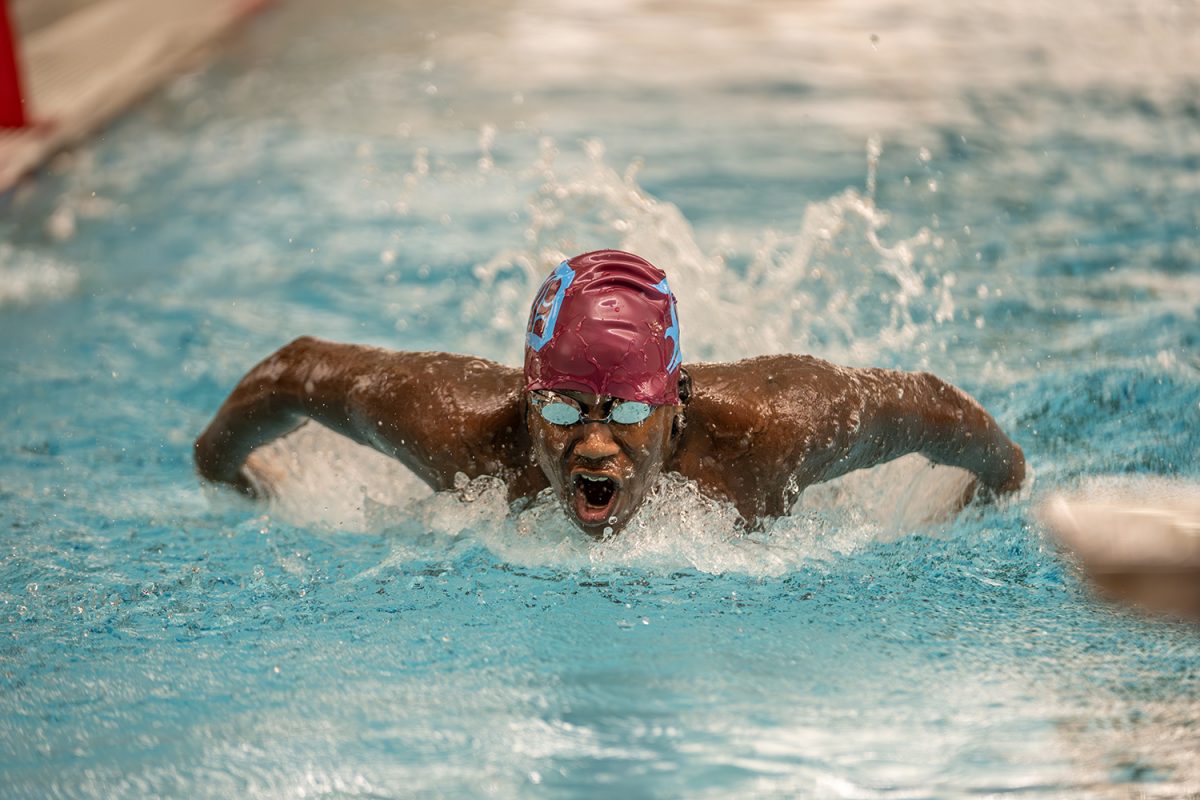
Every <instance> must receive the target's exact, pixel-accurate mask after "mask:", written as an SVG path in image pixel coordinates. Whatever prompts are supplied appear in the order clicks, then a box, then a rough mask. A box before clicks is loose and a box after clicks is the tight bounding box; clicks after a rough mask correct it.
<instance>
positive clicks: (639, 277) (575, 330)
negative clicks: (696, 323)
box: [525, 250, 682, 405]
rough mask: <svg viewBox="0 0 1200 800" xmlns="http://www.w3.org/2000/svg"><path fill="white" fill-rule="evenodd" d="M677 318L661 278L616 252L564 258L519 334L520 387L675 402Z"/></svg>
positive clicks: (628, 255)
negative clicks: (522, 338) (522, 340)
mask: <svg viewBox="0 0 1200 800" xmlns="http://www.w3.org/2000/svg"><path fill="white" fill-rule="evenodd" d="M681 360H682V357H681V356H680V354H679V318H678V317H677V316H676V314H675V296H674V295H672V294H671V289H670V288H669V287H668V286H667V276H666V274H665V273H663V271H662V270H660V269H658V268H657V267H655V266H654V265H653V264H651V263H650V262H649V261H646V260H645V259H643V258H638V257H637V256H635V255H632V254H631V253H623V252H621V251H620V250H597V251H595V252H593V253H584V254H583V255H581V256H575V258H572V259H571V260H570V261H564V262H562V263H561V264H559V265H558V267H557V268H556V269H555V270H554V272H552V273H551V274H550V277H548V278H546V281H545V283H543V284H542V288H541V290H540V291H539V292H538V294H537V298H536V299H535V300H534V301H533V308H532V309H531V311H530V313H529V326H528V327H527V328H526V333H525V389H526V391H529V390H532V389H551V390H553V389H565V390H570V391H577V392H588V393H591V394H596V395H606V396H610V397H617V398H620V399H621V400H640V401H641V402H643V403H650V404H651V405H669V404H673V403H678V402H679V364H680V361H681Z"/></svg>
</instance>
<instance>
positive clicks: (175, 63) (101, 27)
mask: <svg viewBox="0 0 1200 800" xmlns="http://www.w3.org/2000/svg"><path fill="white" fill-rule="evenodd" d="M269 2H270V0H170V2H163V0H99V2H96V3H94V4H91V5H88V6H86V7H84V8H81V9H79V10H76V11H73V12H72V13H70V14H68V15H67V16H65V17H62V18H61V19H58V20H56V21H54V22H53V23H51V24H49V25H46V26H45V27H43V28H40V29H38V30H34V31H32V32H30V33H29V34H28V35H27V36H25V37H23V38H22V39H21V41H20V42H19V44H18V53H19V57H20V65H21V72H22V77H23V84H24V96H25V110H26V115H27V116H28V117H29V119H30V120H31V123H32V124H31V125H29V126H28V127H25V128H20V129H0V192H4V191H6V190H8V189H10V188H12V187H13V186H14V185H15V184H16V183H17V182H18V181H19V180H20V179H21V178H22V177H23V176H25V175H27V174H29V173H31V172H32V171H33V170H35V169H37V168H38V167H39V166H40V165H41V164H43V163H44V162H45V161H46V160H47V159H49V158H50V157H51V156H53V155H54V154H55V153H57V152H58V151H60V150H62V149H63V148H65V147H68V146H69V145H71V144H73V143H75V142H77V141H79V140H80V139H82V138H84V137H85V136H87V135H88V134H90V133H92V132H93V131H94V130H96V129H97V128H98V127H100V126H101V125H103V124H104V123H105V122H107V121H108V120H110V119H112V118H113V117H114V116H116V115H117V114H119V113H120V112H121V111H123V110H124V109H126V108H127V107H129V105H130V104H132V103H133V102H135V101H136V100H138V99H139V98H140V97H142V96H144V95H145V94H146V93H148V92H149V91H151V90H152V89H154V88H155V87H157V86H159V85H160V84H161V83H163V81H165V80H166V79H168V78H169V77H171V76H172V75H174V74H176V73H178V72H179V71H181V70H183V69H186V68H187V67H189V66H191V65H193V64H195V63H197V61H199V60H200V59H201V58H202V57H203V55H204V53H205V51H206V47H207V45H209V44H211V43H212V42H213V41H214V40H215V39H216V38H217V37H219V36H220V35H221V34H223V33H225V32H227V31H228V30H229V29H230V28H232V27H233V26H234V25H235V24H237V23H238V22H239V21H241V20H243V19H244V18H246V17H247V16H248V15H249V14H251V13H253V12H254V11H257V10H258V9H260V8H261V7H263V6H265V5H267V4H268V3H269Z"/></svg>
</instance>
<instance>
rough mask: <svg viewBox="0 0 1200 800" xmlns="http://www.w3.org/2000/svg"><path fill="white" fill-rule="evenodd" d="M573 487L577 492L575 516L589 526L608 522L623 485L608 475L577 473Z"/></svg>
mask: <svg viewBox="0 0 1200 800" xmlns="http://www.w3.org/2000/svg"><path fill="white" fill-rule="evenodd" d="M572 486H573V487H574V490H575V491H574V500H575V514H576V515H577V516H578V517H579V521H580V522H583V523H585V524H589V525H596V524H599V523H602V522H608V518H609V517H610V516H612V509H613V507H614V506H616V502H617V495H618V494H619V493H620V491H621V485H620V484H619V483H617V481H615V480H614V479H612V478H610V477H608V476H607V475H589V474H587V473H583V472H577V473H575V476H574V478H573V479H572Z"/></svg>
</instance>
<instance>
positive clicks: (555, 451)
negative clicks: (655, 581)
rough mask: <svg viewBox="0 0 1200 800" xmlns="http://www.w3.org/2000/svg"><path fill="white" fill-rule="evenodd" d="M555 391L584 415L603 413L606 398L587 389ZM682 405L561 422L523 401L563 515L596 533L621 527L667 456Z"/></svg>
mask: <svg viewBox="0 0 1200 800" xmlns="http://www.w3.org/2000/svg"><path fill="white" fill-rule="evenodd" d="M556 394H558V395H560V396H562V397H566V398H569V399H570V400H572V401H573V402H574V403H575V404H577V405H578V406H579V408H580V410H581V411H582V412H583V414H584V416H585V417H586V418H589V419H599V418H601V417H603V416H604V415H605V414H606V413H607V406H608V403H607V402H606V401H607V398H601V397H598V396H597V395H594V394H587V393H586V392H570V391H562V392H556ZM679 409H680V406H674V405H669V406H658V407H656V408H655V409H654V410H653V411H652V412H651V414H650V416H649V417H648V418H647V419H646V420H645V421H644V422H640V423H637V424H633V425H620V424H616V423H604V422H585V423H583V424H578V425H572V426H570V427H565V426H562V425H555V424H553V423H551V422H548V421H546V420H545V419H543V418H542V416H541V414H540V413H538V411H537V410H536V409H535V408H534V404H533V403H532V402H530V403H527V404H526V413H525V416H526V424H527V425H528V427H529V432H530V435H531V437H532V439H533V452H534V456H535V457H536V458H537V462H538V465H539V466H540V467H541V468H542V472H544V473H545V474H546V478H547V480H549V481H550V485H551V486H552V487H554V493H555V494H556V495H557V496H558V499H559V500H560V501H561V502H562V504H563V508H564V509H565V510H566V512H567V516H568V517H570V518H571V520H572V521H573V522H574V523H575V524H576V525H578V526H579V527H580V528H582V529H583V531H584V532H585V533H587V534H589V535H591V536H595V537H597V538H599V537H601V536H604V535H605V533H606V531H605V529H606V528H611V529H612V530H611V532H610V533H616V532H617V531H620V530H621V529H622V528H623V527H625V524H626V523H627V522H629V519H630V518H631V517H632V516H633V514H634V512H635V511H637V509H638V507H639V506H641V504H642V501H643V500H645V499H646V493H647V492H648V491H649V489H650V487H651V486H653V485H654V482H655V480H657V479H658V476H659V473H661V472H662V468H663V464H664V463H665V462H666V460H667V458H668V456H669V455H670V448H671V444H672V441H671V429H672V422H673V420H674V418H675V415H676V414H677V413H678V412H679Z"/></svg>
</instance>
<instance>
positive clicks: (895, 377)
mask: <svg viewBox="0 0 1200 800" xmlns="http://www.w3.org/2000/svg"><path fill="white" fill-rule="evenodd" d="M830 367H831V370H832V373H833V375H832V377H831V378H830V382H831V384H833V386H837V387H838V388H836V389H833V391H831V392H828V393H827V394H826V395H825V396H826V397H831V396H832V397H842V398H845V400H846V402H845V403H844V404H839V405H840V407H839V405H835V406H833V407H832V408H831V413H830V415H829V416H830V418H832V419H835V420H837V421H838V423H839V424H838V427H840V428H841V431H842V432H843V433H842V434H841V435H840V436H835V437H833V438H835V439H839V440H840V444H841V447H838V448H835V449H836V450H840V452H838V453H837V457H835V458H833V459H830V460H829V461H828V462H827V463H826V464H825V465H824V470H823V471H824V472H826V473H827V474H824V475H821V476H820V478H819V480H825V479H828V478H830V477H835V476H836V475H837V474H843V473H845V472H848V471H850V470H851V469H858V468H860V467H866V466H873V465H875V464H879V463H882V462H884V461H890V460H891V459H893V458H898V457H899V456H902V455H906V454H908V453H921V454H922V455H923V456H925V457H926V458H928V459H929V460H930V461H933V462H934V463H937V464H945V465H948V466H954V467H961V468H962V469H966V470H968V471H970V472H972V473H974V475H975V476H976V478H977V480H978V481H979V483H980V484H982V485H983V486H986V487H987V488H988V489H990V490H991V491H992V492H995V493H996V494H1006V493H1010V492H1015V491H1017V490H1018V489H1019V488H1020V486H1021V483H1022V481H1024V479H1025V456H1024V453H1023V452H1022V450H1021V448H1020V446H1018V445H1017V444H1016V443H1015V442H1013V441H1012V440H1011V439H1009V438H1008V436H1007V435H1005V433H1004V432H1003V431H1002V430H1000V426H999V425H998V424H997V423H996V420H995V419H993V418H992V416H991V415H990V414H988V412H987V411H985V410H984V408H983V407H982V406H981V405H980V404H979V403H978V402H976V400H975V399H974V398H972V397H971V396H970V395H968V394H967V393H966V392H964V391H962V390H961V389H958V388H956V387H954V386H952V385H950V384H949V383H946V382H945V381H943V380H941V379H940V378H938V377H936V376H934V375H930V374H928V373H923V372H922V373H908V372H898V371H894V370H883V369H861V370H848V369H842V368H837V367H832V365H830ZM831 388H833V387H832V386H831Z"/></svg>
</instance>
